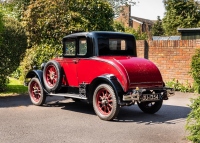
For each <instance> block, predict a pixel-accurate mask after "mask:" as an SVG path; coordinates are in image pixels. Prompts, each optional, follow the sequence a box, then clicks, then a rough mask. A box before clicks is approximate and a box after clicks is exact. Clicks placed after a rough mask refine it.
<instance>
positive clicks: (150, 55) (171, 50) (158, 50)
mask: <svg viewBox="0 0 200 143" xmlns="http://www.w3.org/2000/svg"><path fill="white" fill-rule="evenodd" d="M136 44H137V56H138V57H141V58H147V59H149V60H150V61H152V62H154V63H155V64H156V65H157V67H158V68H159V70H160V72H161V74H162V76H163V80H164V82H167V81H171V80H173V79H176V80H178V81H179V82H180V83H183V84H186V83H187V82H188V83H189V84H191V85H192V84H193V79H192V77H191V76H190V74H189V72H190V65H191V59H192V56H193V55H194V53H195V50H196V49H197V48H200V39H198V40H177V41H166V40H165V41H144V40H138V41H137V42H136Z"/></svg>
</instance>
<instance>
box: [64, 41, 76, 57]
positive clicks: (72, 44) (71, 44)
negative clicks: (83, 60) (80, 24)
mask: <svg viewBox="0 0 200 143" xmlns="http://www.w3.org/2000/svg"><path fill="white" fill-rule="evenodd" d="M75 53H76V41H75V40H69V41H66V42H65V56H75Z"/></svg>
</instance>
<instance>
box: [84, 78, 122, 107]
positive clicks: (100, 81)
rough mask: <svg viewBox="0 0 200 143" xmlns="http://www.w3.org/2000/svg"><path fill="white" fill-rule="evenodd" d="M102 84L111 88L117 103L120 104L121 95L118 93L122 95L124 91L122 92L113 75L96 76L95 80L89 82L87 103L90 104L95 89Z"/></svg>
mask: <svg viewBox="0 0 200 143" xmlns="http://www.w3.org/2000/svg"><path fill="white" fill-rule="evenodd" d="M103 83H107V84H109V85H110V86H111V87H112V88H113V90H114V92H115V95H116V96H117V101H118V103H119V104H120V97H119V96H120V95H122V94H120V93H124V91H123V88H122V86H121V85H120V83H119V82H118V80H117V78H116V77H115V76H114V75H113V74H105V75H101V76H98V77H97V78H95V79H94V80H93V81H92V82H91V84H90V85H89V88H88V91H89V94H88V98H89V102H90V103H92V100H93V93H94V91H95V89H96V87H97V86H98V85H100V84H103Z"/></svg>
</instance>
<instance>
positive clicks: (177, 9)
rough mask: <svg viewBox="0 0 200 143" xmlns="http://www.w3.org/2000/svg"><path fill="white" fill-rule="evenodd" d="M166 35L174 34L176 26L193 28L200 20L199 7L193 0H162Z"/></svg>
mask: <svg viewBox="0 0 200 143" xmlns="http://www.w3.org/2000/svg"><path fill="white" fill-rule="evenodd" d="M164 5H165V9H166V13H165V15H164V18H163V28H164V30H165V33H166V35H176V34H177V28H195V27H197V26H198V23H199V22H200V8H199V5H198V3H197V2H196V1H195V0H164Z"/></svg>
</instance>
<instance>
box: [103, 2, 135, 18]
mask: <svg viewBox="0 0 200 143" xmlns="http://www.w3.org/2000/svg"><path fill="white" fill-rule="evenodd" d="M107 1H108V2H109V3H110V5H111V6H112V8H113V10H114V13H115V17H118V16H119V14H120V12H121V11H123V9H121V6H123V5H128V4H129V5H135V4H136V2H135V0H107Z"/></svg>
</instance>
